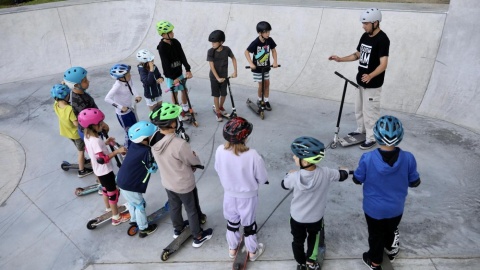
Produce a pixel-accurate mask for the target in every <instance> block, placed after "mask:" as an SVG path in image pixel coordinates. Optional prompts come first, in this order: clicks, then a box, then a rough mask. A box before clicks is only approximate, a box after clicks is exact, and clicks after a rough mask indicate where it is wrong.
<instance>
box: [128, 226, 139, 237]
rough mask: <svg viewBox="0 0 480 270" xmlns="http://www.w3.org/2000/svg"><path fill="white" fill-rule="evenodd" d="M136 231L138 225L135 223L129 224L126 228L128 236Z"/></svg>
mask: <svg viewBox="0 0 480 270" xmlns="http://www.w3.org/2000/svg"><path fill="white" fill-rule="evenodd" d="M137 232H138V227H137V226H135V225H131V226H130V228H128V231H127V234H128V235H129V236H134V235H135V234H137Z"/></svg>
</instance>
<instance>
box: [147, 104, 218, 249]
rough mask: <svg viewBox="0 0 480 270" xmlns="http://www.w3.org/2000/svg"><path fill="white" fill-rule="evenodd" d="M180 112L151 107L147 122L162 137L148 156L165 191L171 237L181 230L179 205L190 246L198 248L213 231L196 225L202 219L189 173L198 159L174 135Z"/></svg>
mask: <svg viewBox="0 0 480 270" xmlns="http://www.w3.org/2000/svg"><path fill="white" fill-rule="evenodd" d="M181 111H182V107H180V106H178V105H174V104H170V103H167V102H163V103H162V104H160V105H156V106H155V107H154V108H153V110H152V112H151V113H150V120H151V121H152V123H154V124H155V125H157V126H158V127H159V128H160V133H162V134H163V135H164V137H163V138H162V139H161V140H160V141H158V142H157V143H155V144H154V145H153V146H152V153H153V157H154V158H155V161H156V162H157V165H158V169H159V171H160V176H161V178H162V185H163V187H164V188H165V190H166V191H167V196H168V202H169V204H170V219H171V220H172V224H173V228H174V235H173V238H177V237H178V236H179V235H180V234H181V233H182V231H183V229H184V228H185V223H184V220H183V217H182V204H183V205H184V206H185V211H186V212H187V215H188V222H189V226H190V229H191V231H192V236H193V244H192V246H193V247H201V246H202V245H203V243H205V241H207V240H209V239H210V238H212V234H213V230H212V229H206V230H203V229H202V228H201V226H200V223H201V219H202V218H204V217H202V216H203V214H202V211H201V210H200V204H199V200H198V192H197V187H196V185H195V175H194V174H193V173H194V172H195V169H196V166H197V165H200V159H199V158H198V157H197V155H196V154H195V152H193V151H192V148H191V147H190V144H188V143H187V142H186V141H185V140H183V139H181V138H178V137H177V136H176V134H175V129H176V127H177V118H178V116H179V115H180V113H181Z"/></svg>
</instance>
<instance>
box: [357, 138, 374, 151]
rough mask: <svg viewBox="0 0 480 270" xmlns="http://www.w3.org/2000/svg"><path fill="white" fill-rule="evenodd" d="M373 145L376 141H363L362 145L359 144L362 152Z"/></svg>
mask: <svg viewBox="0 0 480 270" xmlns="http://www.w3.org/2000/svg"><path fill="white" fill-rule="evenodd" d="M375 144H377V142H376V141H368V140H367V141H364V142H363V143H362V144H360V149H362V150H367V149H370V148H372V147H373V146H374V145H375Z"/></svg>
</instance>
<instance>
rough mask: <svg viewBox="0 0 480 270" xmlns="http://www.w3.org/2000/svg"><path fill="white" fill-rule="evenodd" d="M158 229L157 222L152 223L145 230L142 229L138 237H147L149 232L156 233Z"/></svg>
mask: <svg viewBox="0 0 480 270" xmlns="http://www.w3.org/2000/svg"><path fill="white" fill-rule="evenodd" d="M156 230H157V224H150V225H148V227H147V228H146V229H145V230H140V233H139V234H138V237H140V238H145V237H147V236H148V235H149V234H152V233H154V232H155V231H156Z"/></svg>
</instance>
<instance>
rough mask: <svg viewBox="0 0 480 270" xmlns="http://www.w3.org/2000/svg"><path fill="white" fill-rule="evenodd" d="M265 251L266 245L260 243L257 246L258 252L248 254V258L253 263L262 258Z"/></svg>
mask: <svg viewBox="0 0 480 270" xmlns="http://www.w3.org/2000/svg"><path fill="white" fill-rule="evenodd" d="M264 251H265V245H264V244H262V243H258V245H257V250H256V251H255V253H254V254H253V255H250V254H248V258H249V259H250V261H251V262H254V261H256V260H257V259H258V257H260V256H261V255H262V254H263V252H264Z"/></svg>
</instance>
